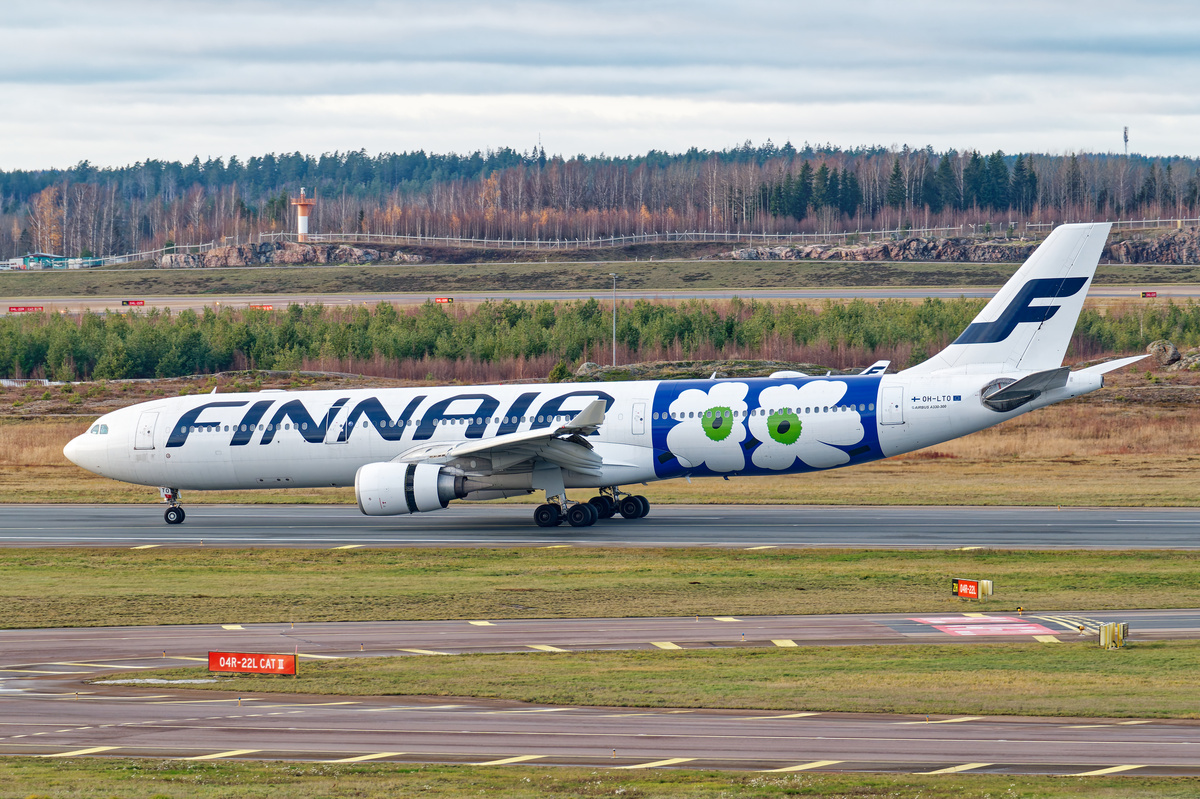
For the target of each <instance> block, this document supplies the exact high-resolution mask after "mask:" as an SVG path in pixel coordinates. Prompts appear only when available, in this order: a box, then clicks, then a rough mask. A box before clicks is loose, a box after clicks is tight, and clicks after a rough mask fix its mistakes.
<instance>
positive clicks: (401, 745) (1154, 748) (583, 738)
mask: <svg viewBox="0 0 1200 799" xmlns="http://www.w3.org/2000/svg"><path fill="white" fill-rule="evenodd" d="M1110 616H1111V617H1113V618H1114V619H1115V618H1118V617H1119V618H1120V619H1121V620H1126V621H1129V622H1130V624H1131V633H1134V635H1133V636H1132V637H1134V638H1135V639H1137V638H1138V637H1139V636H1140V637H1144V638H1146V639H1147V640H1148V639H1152V638H1155V637H1180V636H1184V637H1197V636H1200V610H1177V611H1126V612H1122V613H1120V614H1094V613H1091V614H1088V616H1087V617H1083V616H1080V615H1078V614H1070V613H1052V614H1039V615H1027V616H1024V617H1022V619H1020V620H1019V621H1020V622H1021V623H1023V624H1045V625H1051V626H1054V628H1055V631H1057V632H1058V634H1059V635H1062V636H1065V635H1068V634H1074V624H1075V623H1076V622H1077V621H1078V622H1082V623H1085V624H1086V625H1087V626H1088V627H1089V631H1088V633H1087V634H1088V635H1091V632H1090V630H1091V629H1092V628H1094V625H1095V624H1096V623H1098V622H1099V621H1103V620H1106V619H1108V618H1109V617H1110ZM1007 618H1008V617H1005V616H1000V615H997V614H972V615H965V614H953V616H951V617H937V618H926V617H916V618H914V617H911V616H906V615H899V614H875V615H864V616H817V617H804V616H790V617H786V616H784V617H748V618H737V619H733V618H727V617H716V618H712V617H700V618H696V619H692V618H659V619H584V620H580V619H571V620H536V619H534V620H513V621H496V622H491V623H486V624H485V623H481V622H479V621H476V622H467V621H454V622H366V623H356V624H303V625H297V626H295V627H292V626H291V625H284V624H265V625H224V626H222V625H193V626H180V627H158V628H154V627H148V628H94V629H75V630H9V631H0V651H2V652H4V653H5V657H6V658H14V657H16V656H18V655H19V656H21V657H22V658H24V659H25V660H24V662H20V663H18V662H14V661H13V660H11V659H9V660H6V662H5V663H4V664H3V666H2V667H0V709H2V712H0V754H9V755H13V754H26V755H28V754H34V755H41V756H44V757H65V756H85V755H97V756H151V757H169V758H191V759H196V760H215V759H224V758H255V759H267V758H270V759H288V760H299V761H327V762H367V761H400V762H445V763H476V764H492V765H504V764H511V763H518V762H520V763H536V764H545V765H550V764H570V765H582V766H594V767H604V768H627V769H635V768H665V767H680V768H727V769H745V770H760V771H776V772H779V773H790V772H795V771H805V770H835V771H899V772H937V771H945V770H953V771H973V772H981V773H982V772H986V773H1011V774H1018V773H1019V774H1063V775H1083V774H1090V773H1115V772H1130V773H1135V774H1144V775H1150V774H1183V775H1200V722H1195V721H1175V720H1157V721H1154V720H1145V719H1123V720H1112V719H1108V720H1105V719H1051V718H1012V717H972V716H934V717H924V716H894V715H883V714H849V713H820V712H806V711H799V712H788V711H770V712H760V711H746V710H697V709H690V708H677V709H671V708H654V709H631V708H602V707H560V706H548V705H528V704H521V703H515V702H501V701H483V700H473V699H466V700H461V699H450V700H446V699H438V698H412V697H322V696H305V695H277V694H256V695H245V694H243V695H242V696H240V697H238V696H235V695H229V694H221V693H215V692H207V691H205V692H201V691H195V690H188V688H187V687H186V686H185V685H178V684H170V685H147V686H140V687H135V686H129V685H92V684H88V683H86V682H84V680H86V679H94V678H96V677H98V676H100V675H102V674H103V673H104V672H110V671H115V670H121V671H127V672H136V671H137V670H140V669H146V668H155V667H162V666H164V665H170V666H178V665H183V664H187V663H192V664H195V663H196V662H197V661H198V660H201V659H203V657H204V653H205V652H206V651H207V650H208V649H210V648H217V649H222V650H230V649H234V648H236V649H237V650H240V651H272V652H280V651H286V652H291V651H293V650H294V649H298V650H299V651H300V652H301V657H302V660H308V661H311V660H313V659H322V658H336V657H355V656H362V655H393V656H399V655H405V656H421V655H422V654H425V655H432V654H433V653H434V652H438V651H445V652H454V651H473V652H480V651H531V650H532V649H535V648H541V649H545V648H550V649H551V650H553V649H556V648H563V649H566V650H567V651H570V649H569V647H576V648H597V647H599V648H613V647H630V646H632V647H638V646H658V648H669V647H666V646H665V645H666V644H672V645H673V646H675V647H677V648H680V649H690V648H697V647H700V648H703V647H710V646H719V645H729V646H748V647H755V646H787V645H789V644H796V645H804V644H805V643H847V642H851V641H852V640H855V641H859V642H873V643H883V642H889V641H890V642H893V643H902V642H904V641H921V642H930V641H937V640H942V641H948V640H951V639H952V638H954V635H955V634H954V633H953V632H947V629H950V630H953V629H954V628H955V627H956V626H958V627H963V626H973V627H976V628H977V629H982V628H983V627H984V626H987V627H993V626H998V627H1006V626H1007V628H1008V630H1009V632H1012V622H1009V621H1006V619H1007ZM955 620H957V621H958V622H960V624H957V625H955V624H952V623H951V622H953V621H955ZM742 633H746V635H747V639H748V642H746V643H743V642H742V641H741V640H740V638H741V634H742ZM1020 635H1021V634H1017V637H1019V636H1020ZM1024 635H1026V636H1028V635H1029V633H1028V632H1026V633H1024ZM774 636H781V638H774V640H771V639H772V637H774ZM1001 637H1002V638H1003V637H1009V638H1011V637H1012V636H1001ZM977 638H986V639H987V640H996V638H995V637H994V636H977ZM535 641H537V642H547V643H540V644H533V643H531V642H535ZM655 641H656V642H657V643H652V642H655ZM784 642H788V643H784ZM556 645H557V646H556ZM434 647H436V649H434ZM302 668H303V666H302ZM200 674H201V676H202V675H203V672H201V673H200Z"/></svg>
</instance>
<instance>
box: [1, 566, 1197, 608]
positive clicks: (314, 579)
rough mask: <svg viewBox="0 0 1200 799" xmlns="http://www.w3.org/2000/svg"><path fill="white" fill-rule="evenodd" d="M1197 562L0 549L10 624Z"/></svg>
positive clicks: (1045, 588) (767, 596) (1142, 602)
mask: <svg viewBox="0 0 1200 799" xmlns="http://www.w3.org/2000/svg"><path fill="white" fill-rule="evenodd" d="M953 577H966V578H984V579H991V580H993V581H995V584H996V591H997V596H996V597H995V600H994V601H990V602H986V603H982V604H980V603H966V602H964V601H961V600H958V599H956V598H954V597H952V596H951V595H950V580H951V578H953ZM1198 577H1200V552H1172V551H1146V552H1142V551H1139V552H1103V551H1072V552H1054V551H1040V552H1030V551H999V550H997V551H992V550H972V551H967V552H952V551H941V550H919V551H878V550H868V551H863V550H855V551H850V550H787V549H774V550H759V551H753V552H748V551H743V550H724V549H640V548H638V549H634V548H628V549H599V548H584V547H570V548H563V549H537V548H527V549H366V548H364V549H356V550H301V549H273V550H267V549H254V550H227V549H200V548H195V549H172V548H165V547H164V548H159V549H148V550H134V551H131V550H125V549H78V548H75V549H71V548H64V549H49V548H48V549H4V550H0V603H2V604H3V607H4V626H6V627H9V628H16V627H81V626H113V625H146V624H197V623H212V624H216V623H221V624H230V623H237V624H244V623H254V622H293V621H294V622H305V621H371V620H422V619H480V618H483V619H488V618H492V619H506V618H507V619H511V618H585V617H637V616H690V615H694V614H699V615H710V616H727V615H729V616H736V615H776V614H824V613H870V612H896V613H945V612H962V611H988V612H1011V611H1013V610H1014V609H1015V608H1016V607H1017V606H1023V607H1024V608H1025V609H1026V612H1027V613H1037V612H1041V611H1052V610H1056V611H1063V610H1078V611H1086V610H1089V609H1092V610H1101V609H1103V610H1113V609H1120V608H1152V607H1163V608H1171V607H1197V606H1200V579H1198Z"/></svg>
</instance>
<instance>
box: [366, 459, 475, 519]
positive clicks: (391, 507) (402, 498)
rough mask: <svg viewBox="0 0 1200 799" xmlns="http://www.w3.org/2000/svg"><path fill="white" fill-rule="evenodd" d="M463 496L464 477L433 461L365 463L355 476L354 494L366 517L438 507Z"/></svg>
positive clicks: (464, 487) (420, 511)
mask: <svg viewBox="0 0 1200 799" xmlns="http://www.w3.org/2000/svg"><path fill="white" fill-rule="evenodd" d="M466 495H467V491H466V479H465V478H463V477H460V476H456V475H454V474H451V473H449V472H448V471H447V470H446V468H445V467H443V466H439V465H437V464H434V463H368V464H367V465H366V466H363V467H362V468H360V469H359V470H358V472H357V473H356V474H355V475H354V497H355V499H357V500H358V509H359V510H360V511H362V512H363V513H364V514H366V515H367V516H398V515H400V514H402V513H424V512H426V511H431V510H441V509H442V508H444V507H446V505H448V504H449V503H450V500H452V499H461V498H462V497H465V496H466Z"/></svg>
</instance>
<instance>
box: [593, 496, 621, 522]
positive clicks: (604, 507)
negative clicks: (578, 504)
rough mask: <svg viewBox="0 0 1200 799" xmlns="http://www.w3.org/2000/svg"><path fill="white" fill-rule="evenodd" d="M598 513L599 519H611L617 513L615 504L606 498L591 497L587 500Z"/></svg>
mask: <svg viewBox="0 0 1200 799" xmlns="http://www.w3.org/2000/svg"><path fill="white" fill-rule="evenodd" d="M588 502H590V503H591V504H592V505H593V506H595V508H596V510H597V511H598V512H599V513H600V518H601V519H611V518H612V517H613V515H614V514H616V512H617V503H616V502H614V501H613V500H612V499H611V498H609V497H606V496H597V497H592V498H591V499H589V500H588Z"/></svg>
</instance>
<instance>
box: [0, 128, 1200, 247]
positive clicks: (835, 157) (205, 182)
mask: <svg viewBox="0 0 1200 799" xmlns="http://www.w3.org/2000/svg"><path fill="white" fill-rule="evenodd" d="M301 187H304V188H305V189H306V190H307V192H308V195H309V196H315V197H316V198H317V199H318V203H317V205H316V207H315V208H314V209H313V212H312V216H311V222H310V229H311V230H312V231H313V232H322V233H343V232H364V233H377V234H400V235H413V236H416V235H423V236H453V237H462V238H483V239H513V238H516V239H530V240H535V239H536V240H560V239H581V238H583V239H588V238H592V239H594V238H602V237H607V236H616V235H628V234H637V233H651V232H667V231H721V232H725V231H738V232H767V233H802V232H842V231H854V230H872V229H874V230H886V229H896V228H899V227H902V226H906V225H907V226H912V227H935V226H960V225H967V224H982V223H985V222H990V223H992V225H993V227H994V228H996V229H1001V228H1003V227H1004V226H1007V225H1008V224H1009V223H1011V222H1016V223H1018V224H1019V223H1021V222H1051V221H1053V222H1063V221H1088V220H1104V219H1110V220H1114V219H1120V218H1124V219H1144V218H1172V219H1175V218H1189V217H1195V216H1197V213H1198V211H1197V209H1198V206H1200V160H1198V159H1193V158H1182V157H1163V158H1149V157H1145V156H1140V155H1129V156H1125V155H1119V154H1111V153H1103V154H1097V153H1071V154H1066V155H1047V154H1036V153H1034V154H1029V153H1025V154H1006V153H1003V152H999V151H997V152H994V153H991V154H983V153H979V152H977V151H974V150H970V151H962V152H958V151H953V150H951V151H949V152H935V151H934V150H933V149H932V148H930V147H926V148H924V149H912V148H909V147H903V148H884V147H862V148H851V149H843V148H840V147H837V146H834V145H832V144H827V145H822V146H812V145H807V144H806V145H804V146H803V147H800V148H796V147H794V146H793V145H792V144H791V143H787V144H784V145H783V146H777V145H775V144H773V143H771V142H770V141H768V142H767V143H766V144H764V145H759V146H755V145H753V144H752V143H750V142H746V143H745V144H744V145H742V146H741V147H735V148H731V149H726V150H720V151H712V150H700V149H696V148H693V149H691V150H688V151H687V152H684V153H673V154H672V153H666V152H661V151H654V150H652V151H650V152H648V153H646V154H645V155H638V156H625V157H614V156H605V155H599V156H588V155H577V156H574V157H563V156H559V155H554V156H547V155H546V153H545V151H544V150H543V149H541V148H540V147H538V148H534V149H532V150H529V151H524V152H518V151H516V150H513V149H510V148H500V149H497V150H488V151H486V152H474V153H471V154H468V155H458V154H453V153H451V154H447V155H436V154H431V153H426V152H424V151H416V152H405V153H384V154H380V155H369V154H368V153H366V152H364V151H357V152H353V151H352V152H344V153H340V152H335V153H326V154H323V155H320V156H313V155H302V154H301V153H298V152H297V153H291V154H278V155H277V154H267V155H256V156H252V157H248V158H246V159H245V160H243V159H241V158H238V157H236V156H231V157H229V158H228V159H225V158H208V159H206V160H204V161H201V160H200V158H199V157H195V158H193V159H192V160H191V161H190V162H188V163H183V162H179V161H158V160H146V161H143V162H139V163H136V164H133V165H129V166H121V167H99V166H95V165H92V164H90V163H87V162H82V163H79V164H77V165H76V166H74V167H72V168H70V169H47V170H13V171H8V172H4V171H0V258H8V257H13V256H16V255H23V254H25V253H27V252H32V251H40V252H51V253H54V254H59V255H67V256H72V257H75V256H84V257H87V256H93V255H114V254H124V253H131V252H139V251H145V250H150V249H157V248H160V247H163V246H169V245H171V244H198V243H203V242H209V241H223V240H225V239H226V238H229V240H231V241H238V242H246V241H248V240H251V239H252V238H253V236H254V235H255V234H258V233H260V232H275V231H281V230H292V229H293V224H292V222H291V213H292V212H291V208H290V199H291V198H292V197H294V196H295V195H297V194H298V193H299V190H300V188H301Z"/></svg>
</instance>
